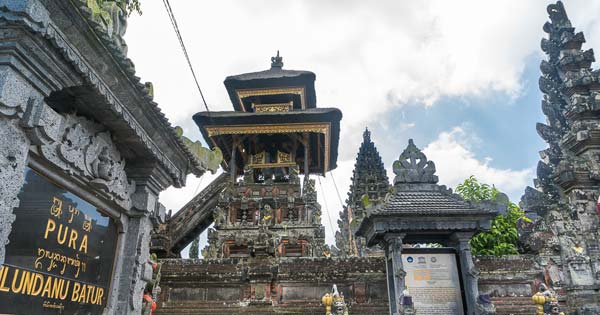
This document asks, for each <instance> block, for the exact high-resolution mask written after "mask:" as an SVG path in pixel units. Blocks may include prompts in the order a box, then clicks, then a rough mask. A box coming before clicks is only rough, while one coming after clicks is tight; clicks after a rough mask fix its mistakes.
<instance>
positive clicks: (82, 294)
mask: <svg viewBox="0 0 600 315" xmlns="http://www.w3.org/2000/svg"><path fill="white" fill-rule="evenodd" d="M86 289H87V284H84V285H82V286H81V291H79V300H77V302H79V303H81V302H84V303H85V296H86Z"/></svg>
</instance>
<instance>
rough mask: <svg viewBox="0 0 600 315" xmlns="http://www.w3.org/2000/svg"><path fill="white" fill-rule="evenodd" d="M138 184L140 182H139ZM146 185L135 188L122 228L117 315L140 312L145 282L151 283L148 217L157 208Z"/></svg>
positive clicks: (150, 190) (150, 223)
mask: <svg viewBox="0 0 600 315" xmlns="http://www.w3.org/2000/svg"><path fill="white" fill-rule="evenodd" d="M138 181H139V180H138ZM150 186H151V185H150V184H149V183H145V184H143V185H138V186H137V188H136V192H135V193H134V194H133V196H132V206H133V209H132V210H133V211H134V212H135V213H136V214H138V215H137V216H132V217H129V218H128V220H127V226H126V227H124V229H125V237H126V239H125V240H124V242H123V243H124V245H123V248H122V253H123V256H122V257H121V271H120V274H121V275H131V276H130V277H127V276H125V277H123V276H122V277H121V278H120V279H119V282H120V284H119V297H118V304H117V306H116V314H132V313H138V312H140V311H141V309H142V295H143V293H144V288H145V287H146V284H147V283H148V281H150V280H152V266H151V264H150V240H151V232H152V222H151V219H150V216H151V214H152V213H153V212H154V210H155V209H156V207H157V206H158V203H157V201H158V193H157V192H155V189H151V188H150Z"/></svg>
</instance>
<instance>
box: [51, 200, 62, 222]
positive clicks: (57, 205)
mask: <svg viewBox="0 0 600 315" xmlns="http://www.w3.org/2000/svg"><path fill="white" fill-rule="evenodd" d="M50 214H51V215H53V216H55V217H57V218H60V216H61V215H62V200H60V199H58V198H56V197H52V207H51V208H50Z"/></svg>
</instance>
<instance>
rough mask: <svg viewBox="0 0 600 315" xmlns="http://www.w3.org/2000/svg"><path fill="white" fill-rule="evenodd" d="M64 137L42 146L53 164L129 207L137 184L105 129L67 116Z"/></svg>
mask: <svg viewBox="0 0 600 315" xmlns="http://www.w3.org/2000/svg"><path fill="white" fill-rule="evenodd" d="M62 126H63V129H62V136H61V137H59V139H57V141H56V142H52V143H48V144H46V145H42V146H40V152H41V153H42V155H43V156H44V157H45V158H46V159H47V160H48V161H50V162H52V163H54V164H55V165H56V166H58V167H60V168H62V169H63V170H65V171H67V172H68V173H71V174H73V175H78V176H81V177H83V178H85V179H87V180H88V182H89V183H90V184H91V185H92V186H94V187H96V188H98V189H100V190H103V191H106V192H107V193H109V194H110V195H111V196H112V197H114V199H115V201H116V202H117V203H119V204H120V205H122V206H124V207H125V208H128V206H127V205H129V203H130V201H131V195H132V194H133V192H134V191H135V184H134V183H130V182H129V181H128V179H127V174H126V173H125V159H123V158H122V157H121V155H120V153H119V151H118V149H117V148H116V146H115V145H114V143H113V142H112V140H111V136H110V133H109V132H108V131H105V129H104V127H102V126H101V125H99V124H96V123H94V122H92V121H89V120H87V119H85V118H83V117H78V116H75V115H66V116H65V117H64V122H63V124H62Z"/></svg>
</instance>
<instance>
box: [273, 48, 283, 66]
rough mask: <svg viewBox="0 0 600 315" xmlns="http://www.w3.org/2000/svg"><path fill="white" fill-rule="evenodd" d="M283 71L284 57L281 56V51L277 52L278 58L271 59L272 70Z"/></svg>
mask: <svg viewBox="0 0 600 315" xmlns="http://www.w3.org/2000/svg"><path fill="white" fill-rule="evenodd" d="M274 68H276V69H281V68H283V57H281V56H279V50H278V51H277V56H275V57H271V69H274Z"/></svg>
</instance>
